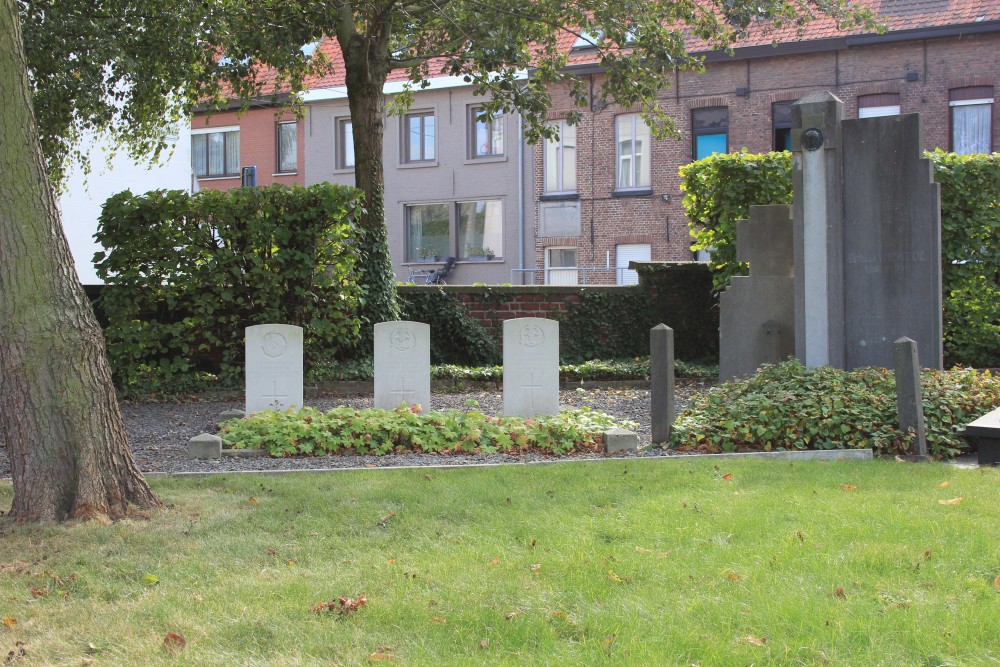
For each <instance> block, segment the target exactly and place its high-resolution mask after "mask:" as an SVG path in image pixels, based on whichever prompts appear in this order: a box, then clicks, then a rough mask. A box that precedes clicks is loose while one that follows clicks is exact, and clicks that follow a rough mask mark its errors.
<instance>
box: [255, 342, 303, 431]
mask: <svg viewBox="0 0 1000 667" xmlns="http://www.w3.org/2000/svg"><path fill="white" fill-rule="evenodd" d="M245 373H246V414H247V416H249V415H252V414H253V413H255V412H260V411H261V410H287V409H288V408H291V407H297V408H301V407H302V327H297V326H293V325H291V324H258V325H255V326H252V327H247V328H246V365H245Z"/></svg>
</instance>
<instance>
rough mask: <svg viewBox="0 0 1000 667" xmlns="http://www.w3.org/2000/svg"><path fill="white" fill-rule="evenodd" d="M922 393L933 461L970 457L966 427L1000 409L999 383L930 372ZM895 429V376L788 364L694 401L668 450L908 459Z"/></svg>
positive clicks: (963, 373)
mask: <svg viewBox="0 0 1000 667" xmlns="http://www.w3.org/2000/svg"><path fill="white" fill-rule="evenodd" d="M922 385H923V404H924V423H925V428H926V432H927V446H928V449H929V451H930V453H931V454H932V455H934V456H939V457H940V456H954V455H955V454H958V453H959V452H962V451H965V450H967V449H968V443H967V442H966V440H965V438H964V437H963V436H962V430H963V427H964V425H965V424H966V423H968V422H970V421H972V420H974V419H976V418H977V417H979V416H981V415H983V414H985V413H986V412H988V411H990V410H991V409H993V408H994V407H996V406H998V405H1000V379H998V378H996V377H994V376H992V375H991V374H990V373H989V372H988V371H987V372H984V373H978V372H976V371H974V370H965V369H957V370H953V371H946V372H940V371H925V372H924V373H923V379H922ZM897 424H898V416H897V409H896V382H895V378H894V377H893V374H892V372H891V371H889V370H886V369H883V368H862V369H858V370H854V371H841V370H837V369H834V368H831V367H829V366H822V367H819V368H810V369H807V368H805V367H803V366H802V364H800V363H799V362H798V361H796V360H790V361H787V362H782V363H780V364H777V365H773V366H772V365H765V366H762V367H761V369H760V370H759V371H758V373H757V374H756V375H755V376H753V377H752V378H748V379H744V380H735V381H731V382H726V383H723V384H721V385H719V386H718V387H715V388H713V389H712V390H710V391H709V392H707V393H706V394H702V395H701V396H697V397H696V398H695V399H694V401H693V405H692V407H691V408H689V409H688V410H685V411H684V412H683V413H681V414H680V415H679V416H678V418H677V421H676V423H675V424H674V429H673V433H672V434H671V440H670V444H671V447H676V448H679V449H698V450H707V451H744V450H758V451H760V450H762V451H772V450H779V449H784V450H790V449H860V448H865V447H871V448H872V449H874V450H875V451H876V452H877V453H879V454H892V453H903V452H907V451H909V450H910V449H911V447H912V445H913V440H914V436H913V435H912V434H910V433H904V432H902V431H900V430H899V429H898V428H897V426H896V425H897Z"/></svg>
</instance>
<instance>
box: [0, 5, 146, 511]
mask: <svg viewBox="0 0 1000 667" xmlns="http://www.w3.org/2000/svg"><path fill="white" fill-rule="evenodd" d="M0 425H2V428H3V435H4V439H5V441H6V447H7V455H8V457H9V459H10V465H11V472H12V475H13V478H14V501H13V507H12V509H11V514H12V515H13V516H14V517H15V518H17V519H19V520H28V521H37V520H53V519H55V520H60V519H64V518H67V517H84V518H89V517H98V516H109V517H117V516H121V515H122V514H124V513H125V511H126V510H127V507H128V504H129V503H135V504H137V505H140V506H143V507H151V506H156V505H159V501H158V500H157V499H156V496H154V495H153V492H152V491H151V490H150V489H149V486H147V484H146V481H145V480H144V479H143V477H142V474H141V473H140V472H139V470H138V468H137V467H136V465H135V461H134V460H133V458H132V452H131V450H130V449H129V446H128V441H127V440H126V438H125V426H124V423H123V421H122V417H121V412H120V411H119V409H118V403H117V401H116V399H115V391H114V388H113V386H112V384H111V373H110V370H109V368H108V364H107V360H106V359H105V356H104V337H103V335H102V333H101V329H100V327H99V326H98V324H97V320H96V318H95V317H94V313H93V311H92V310H91V307H90V304H89V302H88V301H87V297H86V295H85V294H84V292H83V289H82V288H81V287H80V283H79V279H78V278H77V276H76V271H75V270H74V267H73V258H72V256H71V255H70V251H69V245H68V244H67V242H66V237H65V236H64V235H63V231H62V225H61V224H60V220H59V214H58V211H57V209H56V205H55V198H54V195H53V193H52V188H51V186H50V185H49V182H48V179H47V177H46V174H45V169H44V166H43V161H42V152H41V148H40V146H39V142H38V132H37V129H36V126H35V119H34V115H33V113H32V107H31V97H30V92H29V88H28V78H27V63H26V61H25V57H24V49H23V45H22V43H21V31H20V26H19V24H18V17H17V11H16V7H15V0H0Z"/></svg>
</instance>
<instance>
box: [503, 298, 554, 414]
mask: <svg viewBox="0 0 1000 667" xmlns="http://www.w3.org/2000/svg"><path fill="white" fill-rule="evenodd" d="M503 412H504V414H505V415H508V416H518V417H534V416H535V415H554V414H557V413H558V412H559V323H558V322H556V321H554V320H547V319H544V318H540V317H524V318H518V319H513V320H507V321H505V322H504V323H503Z"/></svg>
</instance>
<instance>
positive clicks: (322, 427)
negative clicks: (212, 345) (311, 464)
mask: <svg viewBox="0 0 1000 667" xmlns="http://www.w3.org/2000/svg"><path fill="white" fill-rule="evenodd" d="M414 410H415V408H410V407H407V406H405V405H400V407H398V408H397V409H395V410H378V409H365V410H356V409H354V408H350V407H339V408H334V409H332V410H330V411H328V412H325V413H324V412H321V411H319V410H316V409H314V408H304V409H302V410H298V411H292V410H289V411H287V412H274V411H265V412H260V413H257V414H255V415H252V416H250V417H248V418H246V419H240V420H234V421H230V422H227V423H226V425H225V426H224V427H223V428H222V430H221V432H220V435H221V436H222V439H223V441H224V442H225V444H226V446H227V447H232V448H242V449H266V450H267V451H268V453H270V454H271V456H278V457H284V456H301V455H305V456H322V455H325V454H336V453H346V452H349V453H354V454H362V455H376V456H381V455H384V454H391V453H403V452H433V453H438V452H441V453H458V452H469V453H477V454H478V453H482V454H492V453H496V452H524V451H529V450H532V451H542V452H545V453H547V454H554V455H561V454H567V453H569V452H572V451H594V450H597V449H598V448H599V447H600V445H601V443H602V442H603V433H604V431H606V430H608V429H610V428H614V427H621V428H634V427H635V426H636V424H635V423H634V422H629V421H618V420H616V419H615V418H613V417H611V416H610V415H607V414H604V413H603V412H598V411H595V410H592V409H590V408H580V409H575V410H569V409H563V410H562V411H560V413H559V414H558V415H549V416H544V417H535V418H531V419H524V418H521V417H489V416H487V415H484V414H483V413H481V412H479V411H475V410H473V411H469V412H461V411H458V410H449V411H446V412H427V413H425V414H422V413H418V412H415V411H414Z"/></svg>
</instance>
